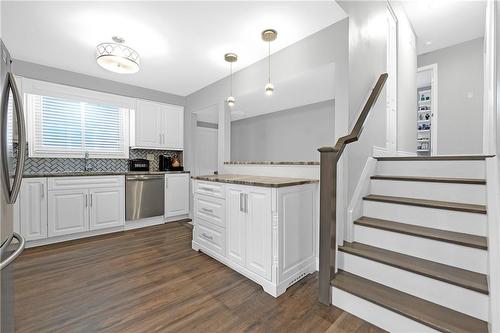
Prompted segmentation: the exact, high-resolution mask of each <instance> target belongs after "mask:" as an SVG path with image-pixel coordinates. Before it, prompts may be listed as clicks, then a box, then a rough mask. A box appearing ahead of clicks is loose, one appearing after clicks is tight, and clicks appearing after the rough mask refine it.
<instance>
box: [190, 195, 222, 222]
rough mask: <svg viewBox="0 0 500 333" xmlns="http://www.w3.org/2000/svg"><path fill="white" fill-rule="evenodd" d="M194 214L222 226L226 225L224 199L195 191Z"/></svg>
mask: <svg viewBox="0 0 500 333" xmlns="http://www.w3.org/2000/svg"><path fill="white" fill-rule="evenodd" d="M194 215H195V217H197V218H201V219H204V220H206V221H208V222H211V223H213V224H215V225H217V226H219V227H222V228H224V227H225V226H226V221H225V216H226V207H225V200H223V199H221V198H214V197H211V196H208V195H204V194H198V193H197V194H196V195H195V197H194Z"/></svg>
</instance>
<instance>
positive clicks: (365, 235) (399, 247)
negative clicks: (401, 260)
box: [354, 225, 487, 274]
mask: <svg viewBox="0 0 500 333" xmlns="http://www.w3.org/2000/svg"><path fill="white" fill-rule="evenodd" d="M354 239H355V241H356V242H360V243H364V244H367V245H372V246H375V247H380V248H383V249H387V250H390V251H394V252H399V253H403V254H407V255H410V256H414V257H419V258H423V259H427V260H431V261H435V262H439V263H442V264H446V265H450V266H455V267H459V268H463V269H467V270H470V271H474V272H479V273H483V274H486V272H487V268H486V267H487V251H484V250H480V249H476V248H471V247H466V246H461V245H456V244H452V243H447V242H441V241H436V240H432V239H427V238H422V237H414V236H409V235H405V234H401V233H396V232H391V231H385V230H380V229H376V228H369V227H363V226H360V225H355V226H354Z"/></svg>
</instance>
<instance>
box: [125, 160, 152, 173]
mask: <svg viewBox="0 0 500 333" xmlns="http://www.w3.org/2000/svg"><path fill="white" fill-rule="evenodd" d="M129 170H130V171H149V160H146V159H143V158H135V159H132V160H130V161H129Z"/></svg>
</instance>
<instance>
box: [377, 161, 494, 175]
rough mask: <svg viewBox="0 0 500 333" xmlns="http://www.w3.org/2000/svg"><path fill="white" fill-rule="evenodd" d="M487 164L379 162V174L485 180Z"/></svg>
mask: <svg viewBox="0 0 500 333" xmlns="http://www.w3.org/2000/svg"><path fill="white" fill-rule="evenodd" d="M485 169H486V168H485V162H484V161H481V160H478V161H378V163H377V174H378V175H387V176H423V177H448V178H455V177H457V178H478V179H484V178H485V172H486V171H485Z"/></svg>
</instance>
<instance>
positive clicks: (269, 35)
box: [261, 29, 278, 96]
mask: <svg viewBox="0 0 500 333" xmlns="http://www.w3.org/2000/svg"><path fill="white" fill-rule="evenodd" d="M261 37H262V40H263V41H264V42H267V44H268V55H267V59H268V70H269V71H268V81H267V84H266V86H265V88H264V90H265V92H266V95H268V96H271V95H272V94H273V92H274V85H273V84H272V83H271V42H272V41H274V40H276V37H278V32H277V31H276V30H274V29H266V30H264V31H262V34H261Z"/></svg>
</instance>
